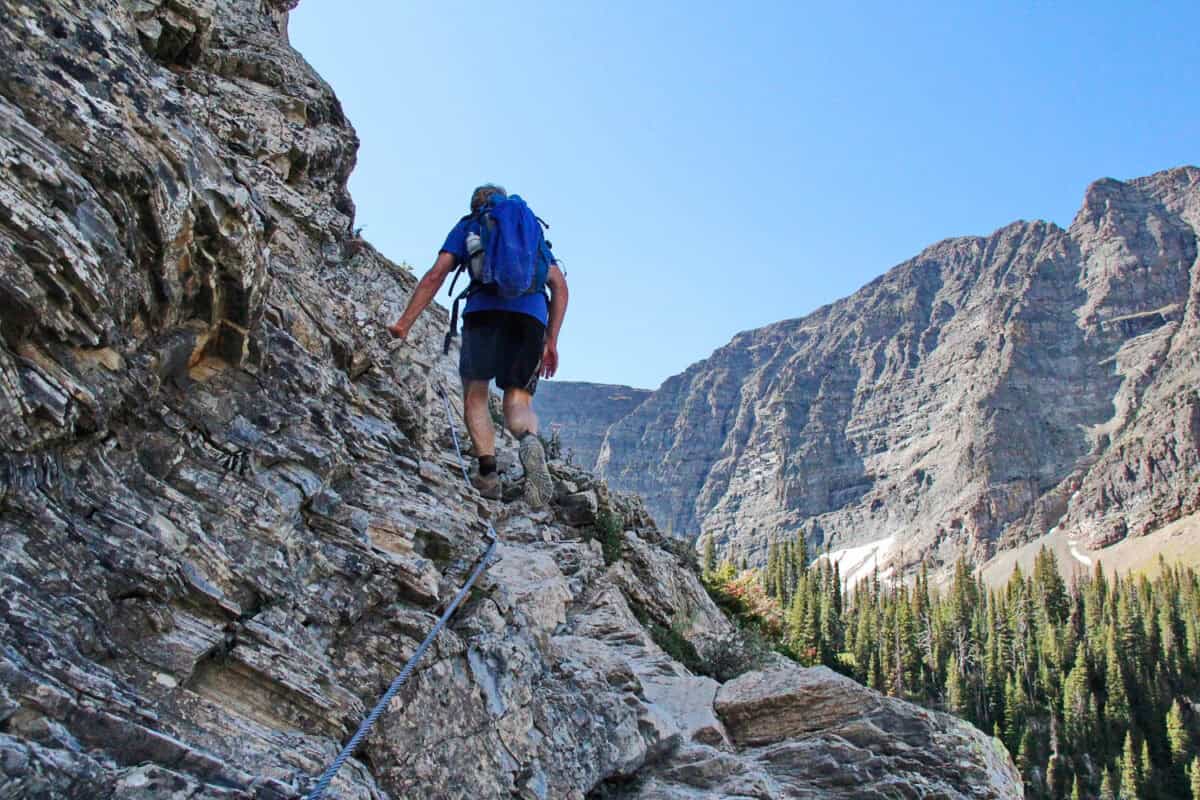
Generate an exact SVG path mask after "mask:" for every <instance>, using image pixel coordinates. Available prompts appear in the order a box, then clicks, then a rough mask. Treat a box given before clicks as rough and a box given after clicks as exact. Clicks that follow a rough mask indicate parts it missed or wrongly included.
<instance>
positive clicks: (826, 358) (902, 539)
mask: <svg viewBox="0 0 1200 800" xmlns="http://www.w3.org/2000/svg"><path fill="white" fill-rule="evenodd" d="M1198 230H1200V170H1197V169H1196V168H1192V167H1185V168H1180V169H1174V170H1170V171H1167V172H1163V173H1159V174H1156V175H1152V176H1150V177H1147V178H1142V179H1137V180H1132V181H1128V182H1119V181H1115V180H1102V181H1099V182H1097V183H1095V184H1093V185H1092V186H1091V187H1090V188H1089V189H1088V191H1087V195H1086V197H1085V199H1084V205H1083V208H1082V209H1081V211H1080V212H1079V214H1078V216H1077V217H1076V219H1075V221H1074V223H1073V224H1072V225H1071V227H1070V229H1069V230H1063V229H1061V228H1059V227H1057V226H1055V225H1052V224H1049V223H1045V222H1017V223H1014V224H1012V225H1009V226H1007V227H1005V228H1002V229H1001V230H999V231H997V232H995V233H994V234H992V235H991V236H988V237H971V238H961V239H951V240H947V241H944V242H941V243H939V244H936V245H934V246H932V247H930V248H928V249H927V250H925V251H924V252H922V253H921V254H920V255H919V256H917V257H916V258H914V259H912V260H911V261H908V262H905V263H904V264H901V265H899V266H897V267H896V268H894V269H892V270H891V271H889V272H888V273H887V274H885V275H883V276H882V277H880V278H878V279H876V280H875V281H872V282H871V283H870V284H869V285H867V286H865V287H864V288H863V289H861V290H860V291H858V292H856V293H855V294H854V295H852V296H851V297H848V298H846V299H845V300H841V301H839V302H837V303H834V304H832V305H829V306H826V307H824V308H821V309H819V310H818V311H816V312H814V313H813V314H811V315H809V316H807V317H805V318H802V319H795V320H788V321H784V322H780V323H777V324H774V325H769V326H767V327H765V328H760V329H758V330H753V331H748V332H745V333H741V334H739V335H737V336H736V337H734V339H733V340H732V341H731V342H730V343H729V344H728V345H726V346H725V347H723V348H721V349H719V350H717V351H716V352H715V353H713V355H712V356H711V357H709V358H708V359H706V360H704V361H702V362H700V363H698V364H696V365H694V366H693V367H691V368H690V369H688V370H687V371H686V372H684V373H682V374H680V375H677V376H675V377H673V378H670V379H669V380H667V381H666V382H665V383H664V384H663V386H662V387H661V388H660V389H659V390H657V391H656V392H655V393H654V394H652V395H651V396H650V397H649V398H648V399H647V400H645V401H644V402H643V403H642V404H641V405H639V406H638V407H637V408H636V409H635V410H634V411H633V412H631V413H630V414H628V415H627V416H625V417H624V418H623V419H621V420H619V421H618V422H616V423H615V424H613V425H612V427H611V428H610V429H609V432H608V434H607V438H606V441H605V443H604V445H603V447H602V451H601V455H600V457H599V461H598V468H599V470H600V471H601V473H602V474H603V475H604V476H605V477H606V478H607V479H608V480H609V481H610V482H611V483H612V484H613V485H614V486H616V487H619V488H621V489H626V490H631V491H636V492H639V493H640V494H642V496H643V497H645V499H646V502H647V504H648V507H649V508H650V510H651V512H652V513H653V514H654V516H655V517H656V518H657V519H658V520H659V522H660V523H662V524H663V525H665V526H666V527H667V528H668V529H670V530H671V531H672V532H673V533H674V534H676V535H679V536H695V535H697V534H700V533H712V534H713V535H714V536H715V537H716V541H717V542H718V544H719V546H721V547H723V548H725V549H732V550H736V551H738V552H739V553H740V554H741V555H743V556H746V557H748V558H749V559H750V561H751V562H752V563H754V562H760V561H762V560H763V559H764V558H765V553H766V546H767V543H768V541H769V540H770V539H772V538H776V537H783V536H792V535H794V534H795V532H796V531H804V532H805V533H806V534H807V535H808V536H809V537H810V539H811V540H813V541H814V542H816V543H818V544H820V543H822V542H830V543H831V544H832V546H833V547H834V548H842V547H845V546H846V545H854V544H861V543H863V542H880V543H881V544H880V546H879V547H877V548H876V552H877V553H878V554H880V555H883V556H884V557H883V558H880V559H879V560H878V564H879V566H880V567H881V568H884V569H886V568H887V564H888V562H892V563H893V564H894V565H895V566H898V567H901V568H903V567H904V566H906V565H908V566H911V565H913V564H915V563H918V562H919V561H920V560H921V559H923V558H925V557H926V556H928V555H930V554H933V555H935V556H936V557H937V558H939V559H941V560H950V559H953V558H954V557H956V556H957V555H959V554H961V553H967V554H970V555H974V556H977V557H978V556H982V555H986V554H987V553H988V552H991V551H992V550H993V549H994V548H995V547H996V545H997V543H1001V542H1004V541H1006V540H1007V541H1015V540H1021V539H1024V538H1027V537H1029V536H1034V535H1038V534H1041V533H1045V532H1046V531H1047V530H1049V529H1050V528H1052V527H1053V526H1056V525H1058V526H1064V527H1065V528H1067V529H1069V532H1070V533H1071V535H1072V536H1080V537H1083V538H1085V539H1086V541H1087V542H1088V543H1090V544H1100V543H1104V542H1109V541H1112V540H1114V539H1117V538H1120V537H1122V536H1124V535H1126V534H1127V533H1133V534H1137V533H1143V532H1146V531H1149V530H1153V529H1155V528H1157V527H1159V526H1161V525H1163V524H1165V523H1168V522H1170V521H1172V520H1173V519H1176V518H1177V517H1179V516H1180V515H1183V514H1187V513H1189V512H1191V511H1194V510H1196V509H1197V508H1200V449H1198V448H1200V392H1198V389H1197V386H1198V385H1200V329H1198V327H1197V325H1198V322H1197V319H1198V315H1200V302H1198V297H1200V295H1198V294H1197V293H1198V292H1200V261H1197V244H1196V242H1197V239H1196V236H1197V231H1198Z"/></svg>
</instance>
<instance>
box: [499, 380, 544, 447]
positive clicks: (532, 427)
mask: <svg viewBox="0 0 1200 800" xmlns="http://www.w3.org/2000/svg"><path fill="white" fill-rule="evenodd" d="M504 426H505V427H506V428H508V430H509V432H510V433H511V434H512V435H513V436H515V437H517V438H518V439H520V438H521V437H522V436H524V435H525V434H526V433H537V431H538V418H537V414H535V413H534V412H533V395H531V394H530V393H529V392H527V391H525V390H524V389H505V390H504Z"/></svg>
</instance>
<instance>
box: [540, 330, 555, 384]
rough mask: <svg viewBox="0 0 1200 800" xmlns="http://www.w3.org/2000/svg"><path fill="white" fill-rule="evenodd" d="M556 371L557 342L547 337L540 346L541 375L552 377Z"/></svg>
mask: <svg viewBox="0 0 1200 800" xmlns="http://www.w3.org/2000/svg"><path fill="white" fill-rule="evenodd" d="M556 372H558V342H556V341H554V340H553V339H547V340H546V344H545V345H543V347H542V377H543V378H553V377H554V373H556Z"/></svg>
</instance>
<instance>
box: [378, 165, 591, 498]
mask: <svg viewBox="0 0 1200 800" xmlns="http://www.w3.org/2000/svg"><path fill="white" fill-rule="evenodd" d="M533 220H536V222H534V221H533ZM540 224H541V220H539V219H537V218H536V217H534V216H533V213H532V212H531V211H529V209H528V207H527V206H526V205H525V203H524V201H523V200H521V199H520V198H519V197H518V196H516V195H513V196H512V197H511V198H510V197H509V195H508V194H507V192H505V191H504V189H503V188H502V187H500V186H495V185H492V184H488V185H485V186H480V187H479V188H477V189H475V191H474V192H472V194H471V213H470V214H468V215H467V216H465V217H463V218H462V219H461V220H459V222H458V224H457V225H455V226H454V228H453V229H452V230H451V231H450V234H449V235H448V236H447V237H446V242H445V244H443V245H442V249H441V250H440V251H439V252H438V256H437V260H436V261H434V263H433V266H432V267H431V268H430V269H429V271H428V272H426V273H425V275H424V276H423V277H422V278H421V280H420V282H418V283H417V287H416V289H414V290H413V294H412V297H411V298H410V299H409V301H408V306H407V308H405V309H404V313H403V314H401V315H400V318H399V319H398V320H396V323H395V324H394V325H391V326H390V327H389V328H388V330H389V331H390V332H391V334H392V335H393V336H395V337H397V338H399V339H401V340H403V339H405V338H406V337H407V336H408V332H409V331H410V330H411V329H412V326H413V323H414V322H416V320H417V317H419V316H420V315H421V312H422V311H424V310H425V308H426V307H427V306H428V305H429V304H430V303H431V302H432V301H433V298H434V296H435V295H436V294H437V292H438V290H439V289H441V287H442V284H443V283H444V282H445V280H446V277H447V276H448V275H449V274H450V273H451V272H453V271H455V270H456V269H468V268H469V270H470V273H471V274H470V277H471V283H470V285H469V286H468V288H467V290H466V291H465V292H464V293H463V295H462V296H465V297H466V298H467V306H466V309H465V310H464V312H463V332H462V348H461V351H460V354H459V365H458V371H459V375H460V376H461V377H462V381H463V402H464V406H465V408H464V414H463V416H464V417H465V419H466V422H467V432H468V433H469V434H470V437H471V444H472V446H473V448H474V452H475V456H476V458H477V459H478V462H479V469H478V473H477V474H476V476H475V477H474V479H473V480H472V483H473V484H474V485H475V488H477V489H478V490H479V492H480V493H481V494H482V495H483V496H484V497H486V498H488V499H493V500H495V499H499V497H500V476H499V475H498V474H497V472H496V432H495V429H494V428H493V427H492V417H491V413H490V410H489V408H488V393H489V389H488V384H489V382H490V381H491V380H492V379H495V381H496V385H497V386H499V387H500V389H501V391H503V392H504V425H505V427H507V428H508V430H509V431H510V432H512V434H513V436H515V437H517V440H518V441H519V442H520V455H521V464H522V466H523V467H524V468H525V499H526V500H528V501H529V503H530V504H531V505H533V506H543V505H545V504H546V503H548V502H549V501H550V499H551V498H552V497H553V493H554V487H553V483H552V481H551V479H550V472H549V470H548V469H547V468H546V453H545V450H544V449H543V447H542V443H541V440H539V439H538V436H537V431H538V419H537V415H536V414H534V412H533V395H534V392H536V391H537V384H538V378H539V377H544V378H551V377H553V376H554V373H555V372H557V371H558V332H559V330H560V329H561V328H562V323H563V317H564V316H565V315H566V312H567V281H566V278H565V276H564V275H563V273H562V270H560V269H559V267H558V264H557V262H556V261H555V259H554V256H553V253H551V251H550V247H549V243H548V242H545V240H544V239H543V238H542V234H541V227H540ZM522 251H524V252H522ZM514 252H517V253H518V255H517V257H516V258H511V256H512V254H513V253H514ZM531 258H532V261H533V262H534V265H533V273H529V272H528V270H526V272H525V273H521V271H520V267H521V265H523V266H524V267H526V268H528V266H529V264H528V263H527V262H529V261H530V260H531ZM485 261H487V262H490V263H487V264H485V263H484V262H485ZM509 261H513V262H519V264H518V266H516V267H510V266H509V265H508V262H509ZM539 263H540V271H539V269H538V265H539ZM514 273H516V274H518V282H517V283H516V284H513V281H512V280H510V277H511V275H512V274H514ZM530 274H532V275H533V277H532V278H530ZM513 285H516V286H517V287H518V288H516V289H513V288H512V287H513ZM452 288H453V284H452ZM545 289H549V290H550V297H549V300H547V297H546V292H545ZM518 292H519V293H518ZM514 295H515V296H514ZM462 296H460V297H459V299H462ZM454 311H455V313H454V314H453V315H452V317H451V319H452V322H451V332H450V333H449V334H448V335H447V339H446V344H447V348H448V347H449V341H450V337H452V336H453V335H454V330H453V328H454V325H455V324H456V322H455V321H454V320H456V319H457V311H458V300H456V301H455V304H454Z"/></svg>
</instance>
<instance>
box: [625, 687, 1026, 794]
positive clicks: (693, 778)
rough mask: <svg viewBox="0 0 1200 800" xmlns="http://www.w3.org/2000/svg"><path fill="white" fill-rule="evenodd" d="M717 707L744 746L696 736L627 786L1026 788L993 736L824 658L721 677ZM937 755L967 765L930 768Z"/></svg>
mask: <svg viewBox="0 0 1200 800" xmlns="http://www.w3.org/2000/svg"><path fill="white" fill-rule="evenodd" d="M716 709H717V713H718V714H719V715H720V717H721V719H722V720H723V721H724V724H725V729H726V731H728V733H729V735H730V736H731V737H732V739H733V741H734V742H735V743H736V744H737V745H739V746H740V748H741V749H740V751H739V753H738V754H737V755H736V756H733V755H731V754H729V753H728V752H724V751H722V750H721V749H719V748H716V747H712V746H709V745H706V744H703V743H692V744H690V745H687V746H685V747H683V748H681V749H680V750H679V751H678V752H677V753H676V754H675V755H673V756H672V757H671V758H670V759H668V760H666V761H664V762H663V763H662V764H659V765H657V766H655V767H654V768H653V769H652V770H650V771H649V773H650V774H648V775H647V776H646V779H645V782H644V783H643V785H642V786H641V787H640V788H639V789H638V791H637V792H636V793H634V794H632V795H631V796H633V797H639V798H658V799H659V800H675V799H676V798H678V800H684V798H700V797H712V796H720V795H725V796H736V797H752V798H762V800H769V798H776V797H805V798H807V797H811V798H821V797H862V798H870V797H878V798H884V797H899V796H902V797H978V798H991V797H1022V796H1023V794H1024V791H1023V789H1022V786H1021V779H1020V775H1019V774H1018V773H1017V772H1016V771H1015V770H1014V769H1013V766H1012V761H1011V760H1010V759H1009V757H1008V753H1007V752H1006V751H1005V750H1004V748H1003V746H1002V745H1000V744H999V743H998V742H997V741H996V740H994V739H992V738H990V737H988V736H984V735H983V734H982V733H980V732H979V731H978V730H976V729H975V728H973V727H971V726H969V725H963V724H961V723H960V722H958V721H956V720H955V719H953V718H952V717H949V716H947V715H945V714H934V713H929V712H922V711H918V710H916V709H914V708H913V707H912V706H910V705H908V704H907V703H903V702H899V701H897V700H894V699H892V698H886V697H880V696H879V695H877V694H875V693H874V692H871V691H869V690H868V689H865V688H863V687H862V686H860V685H859V684H857V683H855V682H854V681H852V680H850V679H849V678H845V677H842V676H839V675H837V674H836V673H834V672H832V671H830V670H828V669H826V668H825V667H815V668H811V669H801V668H800V667H796V666H794V665H788V666H782V667H778V668H775V669H772V670H768V671H765V672H752V673H748V674H746V675H743V676H742V677H740V678H737V679H736V680H733V681H730V682H729V683H727V684H725V685H724V686H722V687H721V690H720V691H719V692H718V693H717V698H716ZM885 731H886V733H885ZM934 764H960V765H961V767H962V768H961V769H960V770H950V771H946V772H943V771H941V770H931V769H930V766H931V765H934Z"/></svg>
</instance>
